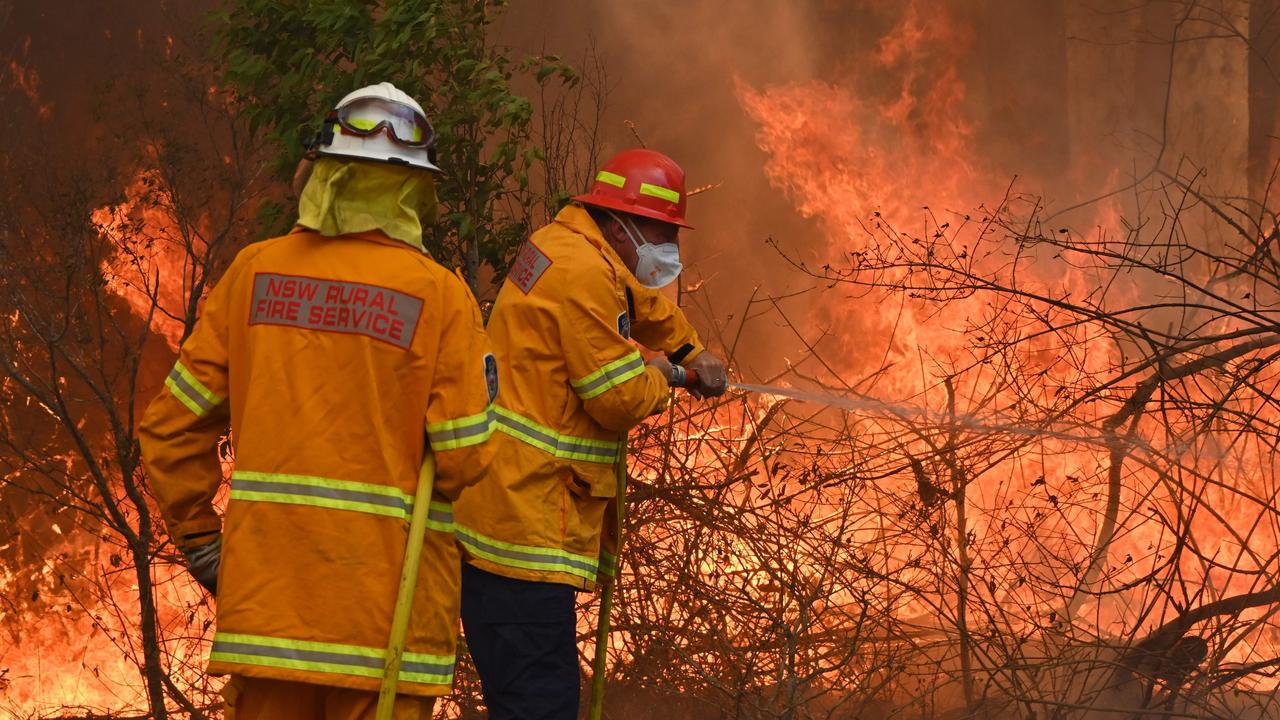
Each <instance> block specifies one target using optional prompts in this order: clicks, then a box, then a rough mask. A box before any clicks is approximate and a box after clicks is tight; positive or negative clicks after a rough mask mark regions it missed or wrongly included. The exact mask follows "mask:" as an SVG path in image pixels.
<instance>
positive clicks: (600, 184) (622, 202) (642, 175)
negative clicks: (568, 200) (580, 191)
mask: <svg viewBox="0 0 1280 720" xmlns="http://www.w3.org/2000/svg"><path fill="white" fill-rule="evenodd" d="M573 199H574V200H577V201H578V202H580V203H582V204H584V205H594V206H596V207H602V208H607V209H609V210H620V211H622V212H625V213H631V214H632V215H639V216H641V217H647V218H653V219H654V220H661V221H663V222H668V223H671V224H672V225H679V226H680V227H684V228H692V227H693V226H692V225H690V224H688V223H686V222H685V221H684V208H685V203H687V202H688V200H689V197H688V195H687V194H685V190H684V170H681V169H680V166H679V165H677V164H676V161H675V160H672V159H671V158H669V157H667V156H666V155H663V154H662V153H660V152H657V151H655V150H646V149H643V148H634V149H632V150H623V151H622V152H620V153H618V154H617V155H614V156H613V158H612V159H611V160H609V162H607V163H605V164H604V167H603V168H601V170H600V172H598V173H596V180H595V182H594V183H592V184H591V191H590V192H588V193H587V194H586V195H578V196H576V197H574V198H573Z"/></svg>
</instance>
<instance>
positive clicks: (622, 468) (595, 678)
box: [587, 436, 627, 720]
mask: <svg viewBox="0 0 1280 720" xmlns="http://www.w3.org/2000/svg"><path fill="white" fill-rule="evenodd" d="M614 471H615V473H616V475H617V478H618V495H617V497H616V498H615V500H616V502H615V503H614V505H615V507H616V508H617V511H618V515H617V518H616V521H617V523H618V557H617V559H616V560H615V561H614V563H613V582H611V583H609V584H608V585H605V587H604V592H603V593H601V595H600V622H599V623H598V624H597V625H596V661H595V668H594V670H593V672H594V674H593V675H592V676H591V709H590V714H589V715H588V716H587V717H588V718H590V720H600V716H601V713H603V712H604V674H605V663H606V662H607V661H608V656H609V612H610V611H611V610H613V589H614V588H616V587H618V581H619V580H620V579H621V576H622V523H623V521H624V520H625V519H626V517H627V438H626V436H623V438H622V447H621V449H620V454H619V456H618V464H617V466H616V467H615V468H614Z"/></svg>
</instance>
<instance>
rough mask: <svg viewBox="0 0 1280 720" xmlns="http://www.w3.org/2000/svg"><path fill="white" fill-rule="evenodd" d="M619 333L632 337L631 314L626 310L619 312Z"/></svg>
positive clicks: (627, 337)
mask: <svg viewBox="0 0 1280 720" xmlns="http://www.w3.org/2000/svg"><path fill="white" fill-rule="evenodd" d="M618 334H619V335H621V336H622V337H624V338H626V339H628V340H630V339H631V315H630V313H628V312H627V311H626V310H623V311H622V312H620V313H618Z"/></svg>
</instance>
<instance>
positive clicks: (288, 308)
mask: <svg viewBox="0 0 1280 720" xmlns="http://www.w3.org/2000/svg"><path fill="white" fill-rule="evenodd" d="M422 305H423V301H422V298H419V297H414V296H413V295H409V294H408V293H403V292H400V291H399V290H392V289H390V288H384V287H379V286H377V285H369V284H366V283H358V282H346V281H344V280H325V279H321V278H311V277H305V276H301V275H279V274H276V273H257V274H255V275H254V276H253V306H252V307H251V308H250V311H249V324H250V325H284V326H287V327H296V328H302V329H304V330H319V331H320V332H334V333H344V334H347V335H364V336H365V337H369V338H373V339H374V340H381V341H382V342H385V343H390V344H391V345H395V346H396V347H399V348H403V349H405V350H408V349H409V346H410V345H412V344H413V335H414V332H415V331H416V330H417V329H418V318H419V317H420V316H421V315H422Z"/></svg>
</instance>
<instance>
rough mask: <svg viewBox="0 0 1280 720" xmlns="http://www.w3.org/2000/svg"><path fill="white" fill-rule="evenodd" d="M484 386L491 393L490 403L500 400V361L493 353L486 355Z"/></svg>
mask: <svg viewBox="0 0 1280 720" xmlns="http://www.w3.org/2000/svg"><path fill="white" fill-rule="evenodd" d="M484 386H485V389H486V390H488V391H489V402H493V401H494V400H496V399H497V398H498V359H497V358H496V357H494V356H493V353H485V354H484Z"/></svg>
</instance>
